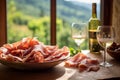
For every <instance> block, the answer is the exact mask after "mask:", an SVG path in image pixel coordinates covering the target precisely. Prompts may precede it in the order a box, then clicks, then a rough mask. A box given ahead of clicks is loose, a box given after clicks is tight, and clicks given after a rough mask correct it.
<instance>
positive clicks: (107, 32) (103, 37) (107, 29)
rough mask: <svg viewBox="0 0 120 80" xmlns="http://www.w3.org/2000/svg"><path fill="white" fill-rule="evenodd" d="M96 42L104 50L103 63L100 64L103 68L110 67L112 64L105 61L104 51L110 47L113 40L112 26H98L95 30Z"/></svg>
mask: <svg viewBox="0 0 120 80" xmlns="http://www.w3.org/2000/svg"><path fill="white" fill-rule="evenodd" d="M96 36H97V40H98V43H99V44H100V46H101V47H103V48H104V54H103V62H102V63H101V64H100V65H101V66H103V67H110V66H112V64H110V63H108V62H107V61H106V58H107V57H106V56H107V55H106V53H107V52H106V49H107V47H108V46H110V45H111V44H112V43H113V41H114V38H115V31H114V28H113V27H112V26H98V28H97V33H96Z"/></svg>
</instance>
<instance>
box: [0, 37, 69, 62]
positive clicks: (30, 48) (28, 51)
mask: <svg viewBox="0 0 120 80" xmlns="http://www.w3.org/2000/svg"><path fill="white" fill-rule="evenodd" d="M68 54H69V48H68V47H66V46H64V47H63V48H61V49H60V48H58V46H50V45H45V44H43V43H42V42H40V41H38V40H37V39H36V38H23V39H22V40H21V41H18V42H15V43H12V44H4V45H3V46H2V47H0V59H1V60H7V61H12V62H22V63H25V62H36V63H43V62H49V61H54V60H59V59H63V58H65V57H66V56H67V55H68Z"/></svg>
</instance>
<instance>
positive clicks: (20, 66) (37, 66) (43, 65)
mask: <svg viewBox="0 0 120 80" xmlns="http://www.w3.org/2000/svg"><path fill="white" fill-rule="evenodd" d="M69 56H70V54H68V55H67V56H66V57H65V58H64V59H60V60H56V61H51V62H44V63H27V62H26V63H20V62H18V63H17V62H10V61H6V60H0V63H2V64H3V65H6V66H8V67H11V68H15V69H20V70H38V69H48V68H51V67H54V66H56V65H58V64H60V63H61V62H63V61H65V60H66V59H68V57H69Z"/></svg>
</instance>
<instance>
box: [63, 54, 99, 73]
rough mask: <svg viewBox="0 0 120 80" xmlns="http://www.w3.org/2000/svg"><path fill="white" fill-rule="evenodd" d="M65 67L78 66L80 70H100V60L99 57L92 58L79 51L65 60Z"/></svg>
mask: <svg viewBox="0 0 120 80" xmlns="http://www.w3.org/2000/svg"><path fill="white" fill-rule="evenodd" d="M65 67H69V68H77V69H78V70H79V71H80V72H82V71H98V70H99V68H100V67H99V61H98V60H97V59H92V58H90V57H88V56H86V55H85V54H82V53H78V54H76V55H75V56H73V57H71V58H70V59H69V60H67V61H66V62H65Z"/></svg>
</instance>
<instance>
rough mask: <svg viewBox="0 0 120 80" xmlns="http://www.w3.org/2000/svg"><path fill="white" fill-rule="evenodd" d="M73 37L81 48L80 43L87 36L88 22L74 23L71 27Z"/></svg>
mask: <svg viewBox="0 0 120 80" xmlns="http://www.w3.org/2000/svg"><path fill="white" fill-rule="evenodd" d="M71 33H72V39H73V40H74V41H75V43H76V44H77V46H78V49H79V50H80V44H81V43H83V42H84V41H85V39H86V38H87V25H86V23H72V27H71Z"/></svg>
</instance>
